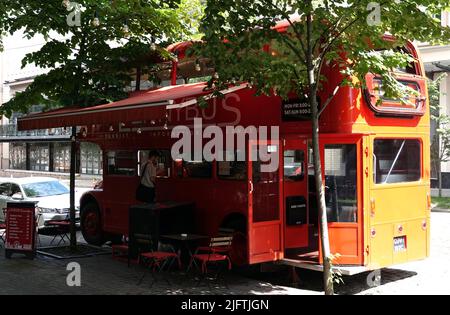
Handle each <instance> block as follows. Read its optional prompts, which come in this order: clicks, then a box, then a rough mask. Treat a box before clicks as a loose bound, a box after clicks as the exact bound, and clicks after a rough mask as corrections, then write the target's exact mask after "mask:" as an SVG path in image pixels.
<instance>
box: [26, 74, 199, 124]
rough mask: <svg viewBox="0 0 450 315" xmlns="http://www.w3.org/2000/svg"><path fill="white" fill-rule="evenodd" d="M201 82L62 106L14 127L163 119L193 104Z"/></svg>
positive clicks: (32, 116) (36, 115)
mask: <svg viewBox="0 0 450 315" xmlns="http://www.w3.org/2000/svg"><path fill="white" fill-rule="evenodd" d="M205 87H206V84H205V83H195V84H185V85H177V86H169V87H165V88H160V89H158V90H151V91H143V92H141V93H139V94H137V95H135V96H132V97H130V98H127V99H124V100H121V101H118V102H114V103H109V104H104V105H99V106H94V107H87V108H62V109H57V110H54V111H49V112H44V113H39V114H32V115H28V116H26V117H22V118H19V119H18V130H19V131H24V130H33V129H49V128H58V127H70V126H89V125H93V124H111V123H120V122H124V123H126V122H132V121H142V120H153V119H159V118H163V117H165V115H166V112H167V110H169V109H173V108H177V107H184V106H187V105H192V104H195V103H196V99H197V98H198V97H199V96H202V95H207V94H208V92H206V91H205Z"/></svg>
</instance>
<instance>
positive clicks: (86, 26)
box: [0, 0, 202, 116]
mask: <svg viewBox="0 0 450 315" xmlns="http://www.w3.org/2000/svg"><path fill="white" fill-rule="evenodd" d="M200 1H201V0H172V1H162V0H161V1H160V0H114V1H111V0H76V1H75V2H76V3H79V4H80V5H81V7H80V18H79V21H80V23H79V25H77V24H76V23H75V25H73V23H68V22H67V20H68V16H69V15H72V16H73V15H74V14H75V11H74V9H73V8H71V7H69V8H66V7H65V6H64V5H63V3H62V2H63V1H62V0H47V1H40V0H27V1H15V0H14V1H13V0H2V1H1V3H0V32H7V33H10V34H12V33H14V32H16V31H18V30H24V35H25V36H26V37H27V38H31V37H33V36H35V35H38V34H40V35H43V36H44V37H45V38H46V39H47V43H46V44H45V45H44V46H43V47H42V48H41V49H40V50H39V51H36V52H33V53H30V54H28V55H26V57H25V58H24V59H23V61H22V66H25V65H27V64H36V65H37V66H39V67H41V68H45V69H48V70H49V72H48V73H47V74H44V75H42V76H39V77H37V78H36V79H35V81H34V83H33V84H31V85H30V86H29V87H28V88H27V89H26V90H25V91H24V92H22V93H20V94H18V95H17V96H16V97H15V98H13V99H12V100H11V101H9V102H8V103H7V104H5V105H4V106H3V107H2V108H0V115H7V116H9V115H11V113H13V112H14V111H22V112H27V111H28V108H30V107H31V106H32V105H35V104H44V105H46V106H47V107H48V108H52V107H60V106H92V105H96V104H100V103H105V102H109V101H114V100H117V99H121V98H124V97H126V95H127V94H126V93H125V91H126V88H127V86H129V85H130V82H131V81H132V80H133V78H132V77H131V76H130V73H131V72H132V70H133V69H134V68H136V67H137V66H140V67H141V68H143V69H144V70H145V69H147V68H150V67H152V66H153V64H154V63H155V62H159V61H160V60H161V59H162V58H165V57H167V53H165V52H164V51H163V50H162V49H159V48H158V49H157V52H154V51H152V50H151V49H150V46H151V45H152V43H156V44H157V45H158V46H161V47H165V46H166V45H168V44H169V43H171V42H174V41H179V40H182V39H186V38H188V37H189V36H190V35H191V34H192V33H194V32H195V31H196V29H195V27H196V26H195V25H194V26H192V27H191V28H189V29H188V28H187V27H186V23H184V22H183V21H181V20H180V16H182V15H183V16H184V18H185V20H187V19H188V18H192V21H193V23H194V22H195V20H196V19H199V18H200V14H201V12H202V10H201V8H197V3H200ZM180 5H181V6H180ZM191 6H194V9H196V10H197V11H198V12H197V13H195V15H193V16H191V15H190V13H188V12H185V10H188V9H190V8H191ZM68 9H69V10H68ZM94 18H97V19H98V22H99V23H98V25H97V26H96V24H95V23H93V21H94ZM71 21H72V20H71ZM76 21H77V19H73V21H72V22H76ZM197 24H198V23H197ZM197 27H198V26H197ZM158 53H160V54H158Z"/></svg>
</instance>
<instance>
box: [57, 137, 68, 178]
mask: <svg viewBox="0 0 450 315" xmlns="http://www.w3.org/2000/svg"><path fill="white" fill-rule="evenodd" d="M54 148H55V149H54V157H53V168H54V171H55V172H61V173H69V172H70V144H69V143H55V145H54Z"/></svg>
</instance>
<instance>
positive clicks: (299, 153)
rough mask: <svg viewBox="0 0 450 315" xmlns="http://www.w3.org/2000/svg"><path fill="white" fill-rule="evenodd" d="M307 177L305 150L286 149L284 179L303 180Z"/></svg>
mask: <svg viewBox="0 0 450 315" xmlns="http://www.w3.org/2000/svg"><path fill="white" fill-rule="evenodd" d="M304 177H305V152H304V151H303V150H287V151H284V179H285V180H286V181H293V182H297V181H302V180H303V179H304Z"/></svg>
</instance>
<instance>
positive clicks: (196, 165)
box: [183, 161, 212, 178]
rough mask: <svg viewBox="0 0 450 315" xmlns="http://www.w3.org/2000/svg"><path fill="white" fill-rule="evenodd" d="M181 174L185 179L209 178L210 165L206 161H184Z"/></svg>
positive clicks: (210, 175) (210, 172)
mask: <svg viewBox="0 0 450 315" xmlns="http://www.w3.org/2000/svg"><path fill="white" fill-rule="evenodd" d="M183 173H184V176H186V177H192V178H211V177H212V163H211V162H206V161H203V162H201V161H198V162H197V161H187V162H186V161H184V162H183Z"/></svg>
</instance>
